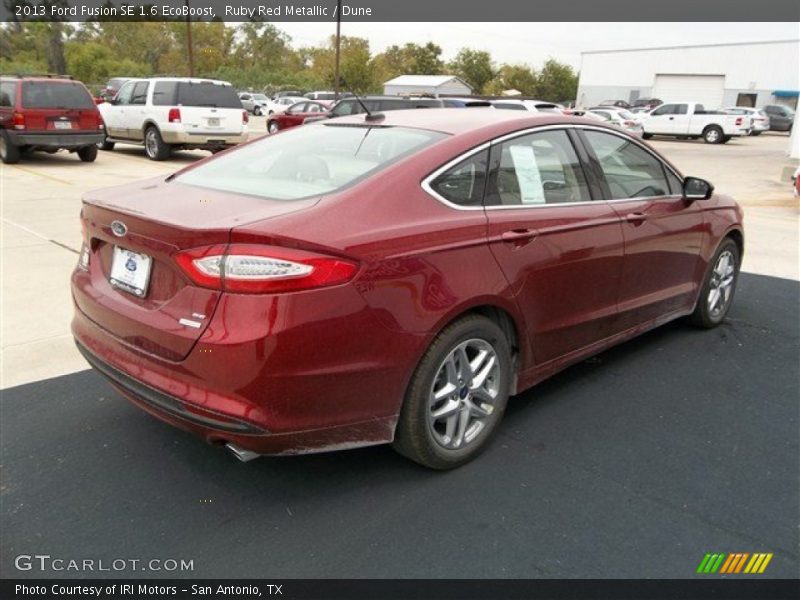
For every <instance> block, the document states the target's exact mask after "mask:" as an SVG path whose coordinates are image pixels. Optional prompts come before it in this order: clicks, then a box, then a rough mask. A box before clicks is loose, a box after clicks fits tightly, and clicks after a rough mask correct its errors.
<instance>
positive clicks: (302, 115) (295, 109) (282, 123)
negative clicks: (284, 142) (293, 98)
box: [267, 100, 330, 133]
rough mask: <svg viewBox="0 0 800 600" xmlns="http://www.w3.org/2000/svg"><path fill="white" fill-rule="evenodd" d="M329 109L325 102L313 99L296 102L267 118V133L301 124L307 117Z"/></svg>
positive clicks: (316, 115) (318, 114)
mask: <svg viewBox="0 0 800 600" xmlns="http://www.w3.org/2000/svg"><path fill="white" fill-rule="evenodd" d="M329 109H330V107H329V106H327V105H326V104H323V103H322V102H315V101H313V100H304V101H303V102H297V103H296V104H292V105H291V106H290V107H289V108H287V109H286V110H285V111H284V112H282V113H280V114H277V115H271V116H270V117H269V118H268V119H267V131H268V132H269V133H277V132H279V131H281V130H283V129H289V128H290V127H296V126H297V125H302V124H303V123H304V122H305V120H306V119H307V118H308V117H318V116H320V115H321V114H326V113H327V112H328V110H329Z"/></svg>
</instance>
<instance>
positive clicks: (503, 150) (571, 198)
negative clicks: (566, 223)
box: [486, 130, 592, 206]
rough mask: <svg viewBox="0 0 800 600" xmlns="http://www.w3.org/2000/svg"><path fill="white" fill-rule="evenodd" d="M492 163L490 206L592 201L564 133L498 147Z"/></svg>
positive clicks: (543, 134) (488, 191)
mask: <svg viewBox="0 0 800 600" xmlns="http://www.w3.org/2000/svg"><path fill="white" fill-rule="evenodd" d="M496 153H499V154H496ZM492 162H493V163H494V164H493V167H492V172H491V175H490V176H489V182H488V184H487V189H486V204H487V205H504V206H528V205H533V206H536V205H543V204H565V203H571V202H587V201H589V200H591V199H592V198H591V195H590V194H589V187H588V186H587V183H586V178H585V176H584V174H583V169H582V168H581V164H580V161H579V160H578V155H577V154H576V153H575V148H573V146H572V142H571V141H570V139H569V136H568V135H567V132H566V131H564V130H552V131H542V132H539V133H531V134H529V135H523V136H520V137H517V138H514V139H511V140H508V141H505V142H503V143H501V144H497V145H495V146H493V147H492Z"/></svg>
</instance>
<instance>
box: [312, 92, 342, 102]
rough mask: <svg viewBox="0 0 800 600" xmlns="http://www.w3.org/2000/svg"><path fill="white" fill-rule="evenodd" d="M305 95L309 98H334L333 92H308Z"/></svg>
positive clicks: (329, 99)
mask: <svg viewBox="0 0 800 600" xmlns="http://www.w3.org/2000/svg"><path fill="white" fill-rule="evenodd" d="M305 97H306V98H308V99H309V100H326V101H328V102H332V101H334V100H336V93H335V92H308V93H307V94H305Z"/></svg>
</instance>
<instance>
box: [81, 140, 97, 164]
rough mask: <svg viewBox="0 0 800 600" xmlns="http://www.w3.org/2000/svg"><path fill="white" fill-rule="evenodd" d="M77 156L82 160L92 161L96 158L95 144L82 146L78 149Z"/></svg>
mask: <svg viewBox="0 0 800 600" xmlns="http://www.w3.org/2000/svg"><path fill="white" fill-rule="evenodd" d="M78 158H80V159H81V160H82V161H83V162H94V160H95V159H96V158H97V144H92V145H91V146H84V147H83V148H80V149H79V150H78Z"/></svg>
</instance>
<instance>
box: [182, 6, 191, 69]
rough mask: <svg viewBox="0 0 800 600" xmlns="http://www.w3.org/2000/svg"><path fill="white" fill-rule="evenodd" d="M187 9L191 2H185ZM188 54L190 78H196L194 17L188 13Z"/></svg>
mask: <svg viewBox="0 0 800 600" xmlns="http://www.w3.org/2000/svg"><path fill="white" fill-rule="evenodd" d="M183 2H184V5H185V6H186V8H187V9H188V8H189V0H183ZM186 53H187V55H188V56H189V77H194V47H193V44H192V17H190V16H189V11H188V10H187V11H186Z"/></svg>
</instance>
